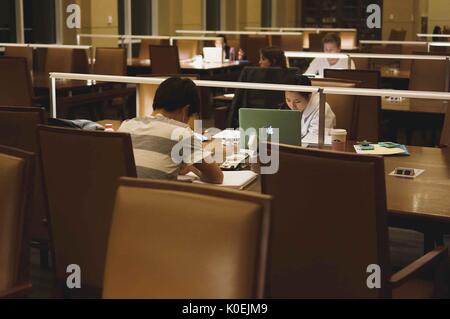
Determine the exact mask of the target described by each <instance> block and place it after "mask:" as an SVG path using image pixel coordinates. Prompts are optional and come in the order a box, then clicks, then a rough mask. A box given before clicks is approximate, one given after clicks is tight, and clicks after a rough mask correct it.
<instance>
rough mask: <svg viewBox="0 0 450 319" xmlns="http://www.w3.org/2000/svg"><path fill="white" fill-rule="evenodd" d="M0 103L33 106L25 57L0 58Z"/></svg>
mask: <svg viewBox="0 0 450 319" xmlns="http://www.w3.org/2000/svg"><path fill="white" fill-rule="evenodd" d="M0 70H2V71H1V72H2V75H1V76H0V87H1V88H2V89H1V90H0V105H8V106H33V86H32V84H31V75H30V69H29V68H28V64H27V60H26V59H25V58H10V57H8V58H6V57H3V58H0Z"/></svg>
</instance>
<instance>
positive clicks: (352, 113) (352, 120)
mask: <svg viewBox="0 0 450 319" xmlns="http://www.w3.org/2000/svg"><path fill="white" fill-rule="evenodd" d="M311 83H312V85H313V86H321V87H341V88H355V87H357V86H358V85H359V84H360V83H361V82H358V81H350V80H343V79H329V78H324V79H313V80H311ZM326 99H327V102H328V104H330V107H331V109H332V110H333V113H334V114H335V115H336V128H339V129H346V130H347V133H348V138H349V140H350V141H355V140H356V137H357V127H358V115H359V112H358V111H359V97H357V96H354V95H334V94H328V95H327V96H326Z"/></svg>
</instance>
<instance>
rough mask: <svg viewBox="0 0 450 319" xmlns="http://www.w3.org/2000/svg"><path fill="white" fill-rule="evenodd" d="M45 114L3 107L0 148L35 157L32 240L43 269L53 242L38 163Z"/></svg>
mask: <svg viewBox="0 0 450 319" xmlns="http://www.w3.org/2000/svg"><path fill="white" fill-rule="evenodd" d="M45 116H46V115H45V111H44V109H41V108H37V107H5V106H0V145H6V146H10V147H14V148H18V149H22V150H25V151H27V152H31V153H34V154H36V161H35V163H36V167H35V169H34V172H35V176H34V192H33V198H32V211H31V229H30V231H31V234H30V238H31V239H32V240H33V243H34V244H36V245H37V247H38V248H39V249H40V252H41V266H44V267H45V266H46V265H47V264H48V244H49V241H50V237H49V231H48V226H47V224H46V219H47V205H46V195H45V192H44V186H43V179H42V170H41V166H40V161H39V151H38V148H39V147H38V141H37V126H38V125H42V124H45V121H46V120H45Z"/></svg>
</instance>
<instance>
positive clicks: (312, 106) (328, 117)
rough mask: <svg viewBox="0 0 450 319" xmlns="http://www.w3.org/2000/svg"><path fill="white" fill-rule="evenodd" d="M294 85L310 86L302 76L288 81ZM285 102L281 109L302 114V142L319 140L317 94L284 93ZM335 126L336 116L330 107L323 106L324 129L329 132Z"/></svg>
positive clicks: (309, 81)
mask: <svg viewBox="0 0 450 319" xmlns="http://www.w3.org/2000/svg"><path fill="white" fill-rule="evenodd" d="M289 82H294V83H292V84H294V85H302V86H311V80H310V79H309V78H308V77H306V76H303V75H300V76H296V77H295V79H293V80H291V81H289ZM285 98H286V102H285V105H284V106H283V107H282V108H283V109H291V110H293V111H301V112H303V117H302V140H308V141H313V140H318V139H319V105H320V103H319V102H320V96H319V94H318V93H308V92H285ZM335 126H336V115H335V114H334V113H333V110H332V109H331V107H330V105H329V104H328V103H326V104H325V129H326V130H331V129H333V128H335Z"/></svg>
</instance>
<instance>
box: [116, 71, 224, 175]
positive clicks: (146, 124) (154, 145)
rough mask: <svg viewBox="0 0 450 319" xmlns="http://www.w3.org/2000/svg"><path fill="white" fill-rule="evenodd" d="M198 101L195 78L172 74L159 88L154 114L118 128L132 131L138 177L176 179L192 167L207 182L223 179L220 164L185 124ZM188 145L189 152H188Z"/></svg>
mask: <svg viewBox="0 0 450 319" xmlns="http://www.w3.org/2000/svg"><path fill="white" fill-rule="evenodd" d="M199 103H200V98H199V96H198V91H197V87H196V86H195V84H194V82H193V81H192V80H189V79H180V78H169V79H167V80H166V81H164V82H163V83H161V85H160V86H159V88H158V90H157V91H156V95H155V99H154V102H153V108H154V112H153V114H152V116H151V117H145V118H135V119H132V120H129V121H125V122H124V123H122V125H121V127H120V128H119V132H125V133H130V134H131V137H132V141H133V151H134V157H135V161H136V168H137V173H138V176H139V177H141V178H154V179H169V180H176V179H177V177H178V175H184V174H187V173H188V172H190V171H192V172H194V173H195V174H197V175H198V176H199V177H200V178H201V180H202V181H204V182H207V183H213V184H221V183H222V182H223V173H222V171H221V170H220V168H219V166H218V165H217V164H216V163H213V162H212V161H211V159H210V158H209V159H208V158H205V156H207V155H205V154H204V153H203V152H202V149H201V143H200V142H199V141H195V139H194V136H193V131H192V130H191V129H190V128H189V126H188V125H187V124H186V123H188V121H189V117H190V116H191V115H193V114H195V113H196V112H197V110H198V108H199ZM194 141H195V142H194ZM180 143H181V144H180ZM199 144H200V145H199ZM180 145H183V146H184V147H185V148H183V146H182V147H179V146H180ZM186 146H187V147H186ZM186 148H187V149H188V150H189V151H190V152H186V153H185V152H184V151H185V149H186ZM174 150H176V151H174ZM178 150H181V151H178ZM172 153H174V154H175V155H174V156H172ZM180 153H181V154H180ZM175 156H176V157H175Z"/></svg>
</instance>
